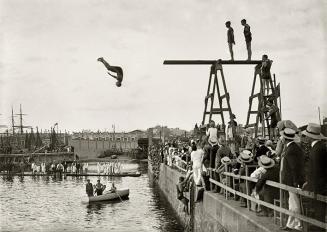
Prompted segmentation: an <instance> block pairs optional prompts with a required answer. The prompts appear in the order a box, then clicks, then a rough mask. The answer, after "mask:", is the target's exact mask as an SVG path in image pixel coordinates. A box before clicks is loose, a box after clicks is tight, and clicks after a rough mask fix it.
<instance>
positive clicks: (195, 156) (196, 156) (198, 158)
mask: <svg viewBox="0 0 327 232" xmlns="http://www.w3.org/2000/svg"><path fill="white" fill-rule="evenodd" d="M203 155H204V151H203V150H202V149H198V150H196V151H192V153H191V161H192V162H193V168H201V165H202V157H203Z"/></svg>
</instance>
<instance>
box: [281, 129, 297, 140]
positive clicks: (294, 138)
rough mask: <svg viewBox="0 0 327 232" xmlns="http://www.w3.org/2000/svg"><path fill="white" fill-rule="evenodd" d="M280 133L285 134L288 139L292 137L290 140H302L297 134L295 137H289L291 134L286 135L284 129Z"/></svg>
mask: <svg viewBox="0 0 327 232" xmlns="http://www.w3.org/2000/svg"><path fill="white" fill-rule="evenodd" d="M280 135H281V136H283V137H284V138H286V139H290V140H294V141H300V137H299V136H298V135H297V134H295V136H294V137H289V136H287V135H285V133H284V131H282V132H281V133H280Z"/></svg>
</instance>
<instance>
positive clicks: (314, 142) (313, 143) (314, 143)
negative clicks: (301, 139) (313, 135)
mask: <svg viewBox="0 0 327 232" xmlns="http://www.w3.org/2000/svg"><path fill="white" fill-rule="evenodd" d="M318 142H319V140H315V141H313V142H312V143H311V147H313V146H314V145H316V143H318Z"/></svg>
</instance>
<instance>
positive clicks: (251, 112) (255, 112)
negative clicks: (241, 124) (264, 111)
mask: <svg viewBox="0 0 327 232" xmlns="http://www.w3.org/2000/svg"><path fill="white" fill-rule="evenodd" d="M249 113H250V114H257V113H258V111H250V112H249Z"/></svg>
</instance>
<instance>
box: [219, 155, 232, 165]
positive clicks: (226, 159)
mask: <svg viewBox="0 0 327 232" xmlns="http://www.w3.org/2000/svg"><path fill="white" fill-rule="evenodd" d="M220 162H221V163H222V164H229V163H230V162H232V161H231V160H230V158H229V157H228V156H224V157H223V158H221V160H220Z"/></svg>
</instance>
